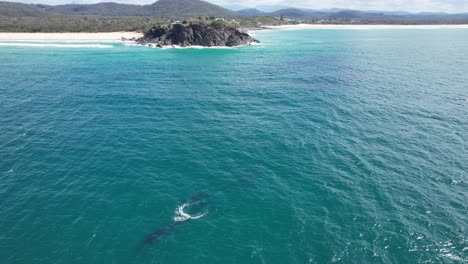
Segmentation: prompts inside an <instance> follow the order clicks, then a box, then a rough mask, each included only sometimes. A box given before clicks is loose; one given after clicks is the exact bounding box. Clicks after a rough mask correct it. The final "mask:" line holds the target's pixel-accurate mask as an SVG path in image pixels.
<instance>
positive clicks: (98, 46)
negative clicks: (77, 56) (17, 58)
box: [0, 42, 114, 49]
mask: <svg viewBox="0 0 468 264" xmlns="http://www.w3.org/2000/svg"><path fill="white" fill-rule="evenodd" d="M0 46H8V47H33V48H72V49H77V48H80V49H81V48H92V49H109V48H113V47H114V46H112V45H104V44H57V43H15V42H0Z"/></svg>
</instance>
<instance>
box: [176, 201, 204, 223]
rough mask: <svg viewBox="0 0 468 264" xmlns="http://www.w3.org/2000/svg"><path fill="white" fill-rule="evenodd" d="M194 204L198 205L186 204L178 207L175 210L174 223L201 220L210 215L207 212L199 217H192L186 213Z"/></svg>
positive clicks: (198, 215)
mask: <svg viewBox="0 0 468 264" xmlns="http://www.w3.org/2000/svg"><path fill="white" fill-rule="evenodd" d="M193 204H198V203H184V204H182V205H181V206H179V207H177V208H176V210H175V216H174V222H185V221H188V220H195V219H200V218H202V217H204V216H205V215H207V214H208V212H207V211H205V212H204V213H201V214H197V215H190V214H188V213H186V212H185V211H184V209H185V208H187V207H190V206H191V205H193Z"/></svg>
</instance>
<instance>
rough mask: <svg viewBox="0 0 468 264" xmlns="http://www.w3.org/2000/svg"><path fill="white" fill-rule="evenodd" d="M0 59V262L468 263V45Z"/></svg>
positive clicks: (4, 46)
mask: <svg viewBox="0 0 468 264" xmlns="http://www.w3.org/2000/svg"><path fill="white" fill-rule="evenodd" d="M253 34H254V35H255V37H256V38H258V39H260V40H261V41H262V42H263V44H262V45H259V46H246V47H240V48H233V49H166V50H161V49H151V48H145V47H135V46H128V45H125V44H123V43H26V42H23V43H12V42H2V43H0V84H1V85H0V230H1V232H0V263H2V264H9V263H15V264H33V263H34V264H49V263H54V264H61V263H64V264H65V263H66V264H74V263H86V264H87V263H119V264H120V263H139V264H140V263H141V264H144V263H281V264H282V263H467V262H468V221H467V215H468V214H467V213H468V210H467V206H468V204H467V201H468V199H467V196H468V150H467V148H468V72H467V70H468V30H466V29H372V30H331V29H329V30H281V31H257V32H254V33H253Z"/></svg>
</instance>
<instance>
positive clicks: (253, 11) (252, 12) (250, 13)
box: [237, 8, 265, 16]
mask: <svg viewBox="0 0 468 264" xmlns="http://www.w3.org/2000/svg"><path fill="white" fill-rule="evenodd" d="M237 13H239V14H241V15H243V16H263V15H265V13H264V12H262V11H260V10H258V9H256V8H249V9H243V10H239V11H237Z"/></svg>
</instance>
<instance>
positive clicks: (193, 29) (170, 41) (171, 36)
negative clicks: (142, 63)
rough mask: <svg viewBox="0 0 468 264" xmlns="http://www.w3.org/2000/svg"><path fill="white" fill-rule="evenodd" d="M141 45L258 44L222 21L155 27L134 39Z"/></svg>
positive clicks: (192, 22) (161, 46)
mask: <svg viewBox="0 0 468 264" xmlns="http://www.w3.org/2000/svg"><path fill="white" fill-rule="evenodd" d="M136 42H137V43H138V44H141V45H149V46H154V47H159V48H163V47H167V46H180V47H190V46H203V47H236V46H241V45H249V44H254V43H260V42H259V41H258V40H256V39H254V38H252V37H251V36H250V35H249V34H247V33H246V32H243V31H241V30H239V29H238V28H237V27H236V25H235V24H231V23H229V22H225V21H223V20H214V21H209V22H208V21H191V22H187V21H184V22H182V23H174V24H169V25H157V26H154V27H153V28H151V29H150V30H148V31H147V32H146V33H145V34H144V36H143V37H141V38H139V39H136Z"/></svg>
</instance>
